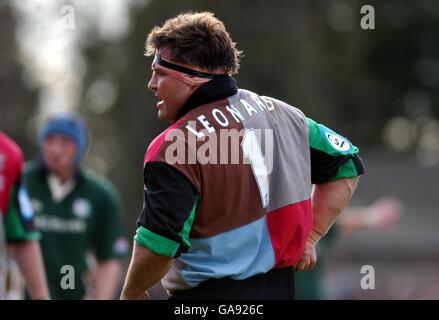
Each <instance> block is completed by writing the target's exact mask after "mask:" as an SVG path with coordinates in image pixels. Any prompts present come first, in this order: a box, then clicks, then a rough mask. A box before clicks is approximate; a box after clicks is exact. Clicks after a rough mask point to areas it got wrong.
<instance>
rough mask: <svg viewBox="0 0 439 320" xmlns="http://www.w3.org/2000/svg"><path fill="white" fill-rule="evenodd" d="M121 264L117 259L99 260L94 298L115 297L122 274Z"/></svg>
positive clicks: (106, 298)
mask: <svg viewBox="0 0 439 320" xmlns="http://www.w3.org/2000/svg"><path fill="white" fill-rule="evenodd" d="M121 270H122V267H121V264H120V262H119V260H117V259H110V260H106V261H99V262H98V263H97V266H96V274H95V277H96V278H95V284H96V288H95V291H94V292H93V295H92V298H93V299H95V300H111V299H114V295H115V292H116V288H117V286H118V284H119V279H120V276H121Z"/></svg>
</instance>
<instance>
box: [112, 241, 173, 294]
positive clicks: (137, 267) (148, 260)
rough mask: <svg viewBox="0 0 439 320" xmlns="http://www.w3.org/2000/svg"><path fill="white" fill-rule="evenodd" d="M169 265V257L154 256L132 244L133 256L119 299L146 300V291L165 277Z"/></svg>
mask: <svg viewBox="0 0 439 320" xmlns="http://www.w3.org/2000/svg"><path fill="white" fill-rule="evenodd" d="M171 264H172V258H171V257H168V256H163V255H158V254H155V253H154V252H152V251H151V250H149V249H148V248H146V247H144V246H142V245H140V244H137V243H136V242H134V247H133V256H132V258H131V263H130V266H129V268H128V273H127V277H126V280H125V285H124V287H123V290H122V294H121V296H120V298H121V299H122V300H132V299H139V298H140V299H143V298H148V295H147V292H146V290H147V289H149V288H151V287H152V286H153V285H155V284H156V283H157V282H158V281H160V280H161V279H162V278H163V277H164V276H165V275H166V273H167V272H168V270H169V268H170V267H171Z"/></svg>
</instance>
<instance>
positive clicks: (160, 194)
mask: <svg viewBox="0 0 439 320" xmlns="http://www.w3.org/2000/svg"><path fill="white" fill-rule="evenodd" d="M146 55H148V56H150V55H154V56H155V57H154V61H153V63H152V78H151V80H150V82H149V83H148V88H149V89H150V90H151V91H153V92H154V94H155V96H156V98H158V99H159V100H160V101H159V102H158V103H157V106H156V107H157V112H158V117H159V119H160V120H163V121H168V122H170V123H171V125H170V126H169V128H168V129H166V130H165V131H164V132H163V133H161V134H160V135H159V136H158V137H157V138H155V139H154V140H153V141H152V142H151V144H150V146H149V148H148V150H147V152H146V154H145V158H144V172H143V174H144V195H145V197H144V209H143V211H142V213H141V215H140V217H139V219H138V229H137V232H136V235H135V237H134V239H135V242H134V250H133V256H132V260H131V264H130V267H129V270H128V274H127V277H126V280H125V285H124V288H123V291H122V294H121V298H122V299H141V298H147V297H148V294H147V292H146V291H145V290H147V289H148V288H150V287H151V286H152V285H154V284H155V283H156V282H157V281H159V280H160V279H162V284H163V286H164V287H165V289H167V291H168V293H169V294H170V295H171V298H170V299H294V271H304V270H308V269H310V268H312V267H313V266H314V264H315V263H316V254H315V245H316V243H317V241H319V239H320V238H321V237H323V236H324V235H325V234H326V232H327V231H328V230H329V228H330V227H331V225H332V224H333V222H334V221H335V220H336V218H337V216H338V215H339V214H340V212H341V211H342V210H343V209H344V208H345V207H346V206H347V204H348V203H349V200H350V199H351V197H352V194H353V192H354V190H355V188H356V185H357V182H358V176H359V175H361V174H363V172H364V169H363V165H362V162H361V160H360V158H359V157H358V155H357V154H358V148H356V147H355V146H353V145H352V144H351V143H350V142H349V140H347V139H346V138H344V137H342V136H340V135H339V134H337V133H335V132H334V131H332V130H330V129H328V128H327V127H325V126H323V125H320V124H318V123H316V122H315V121H313V120H311V119H309V118H306V117H305V115H304V114H303V113H302V112H301V111H300V110H299V109H296V108H294V107H292V106H290V105H288V104H287V103H285V102H282V101H279V100H277V99H274V98H270V97H265V96H260V95H258V94H256V93H253V92H251V91H248V90H244V89H238V88H237V86H236V82H235V80H234V79H233V78H232V77H231V75H233V74H235V73H236V72H237V71H238V68H239V59H240V57H241V52H240V51H238V50H237V49H236V46H235V43H234V42H232V40H231V38H230V36H229V34H228V33H227V31H226V29H225V27H224V25H223V23H222V22H221V21H219V20H218V19H217V18H216V17H214V15H213V14H212V13H209V12H202V13H195V14H192V13H188V14H182V15H179V16H177V17H175V18H173V19H170V20H168V21H166V22H165V24H164V25H163V26H161V27H155V28H154V29H153V30H152V31H151V32H150V34H149V35H148V37H147V41H146Z"/></svg>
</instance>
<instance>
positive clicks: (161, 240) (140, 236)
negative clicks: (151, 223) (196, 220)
mask: <svg viewBox="0 0 439 320" xmlns="http://www.w3.org/2000/svg"><path fill="white" fill-rule="evenodd" d="M134 240H135V241H136V242H137V243H138V244H140V245H141V246H143V247H145V248H148V249H149V250H151V251H152V252H154V253H155V254H158V255H161V256H166V257H174V256H175V254H176V253H177V250H178V248H179V247H180V245H179V243H178V242H175V241H173V240H170V239H168V238H165V237H162V236H161V235H158V234H156V233H154V232H152V231H150V230H148V229H146V228H145V227H142V226H140V227H138V228H137V231H136V235H135V236H134Z"/></svg>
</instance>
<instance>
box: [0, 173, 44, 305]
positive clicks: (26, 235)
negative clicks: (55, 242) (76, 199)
mask: <svg viewBox="0 0 439 320" xmlns="http://www.w3.org/2000/svg"><path fill="white" fill-rule="evenodd" d="M33 218H34V215H33V211H32V207H31V205H30V201H29V198H28V195H27V192H26V189H25V188H24V186H23V185H22V184H21V181H18V182H17V184H16V185H15V186H14V189H13V190H12V193H11V198H10V200H9V206H8V210H7V212H6V216H5V221H4V224H5V234H6V240H7V242H8V246H9V248H10V251H11V253H12V255H13V257H14V259H15V260H16V262H17V265H18V267H19V268H20V271H21V273H22V274H23V276H24V278H25V280H26V284H27V288H28V290H29V293H30V295H31V297H32V299H49V291H48V289H47V281H46V274H45V270H44V263H43V258H42V255H41V250H40V245H39V243H38V239H39V237H40V235H39V233H38V232H36V231H35V229H34V224H33V222H34V221H33Z"/></svg>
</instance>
